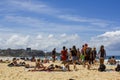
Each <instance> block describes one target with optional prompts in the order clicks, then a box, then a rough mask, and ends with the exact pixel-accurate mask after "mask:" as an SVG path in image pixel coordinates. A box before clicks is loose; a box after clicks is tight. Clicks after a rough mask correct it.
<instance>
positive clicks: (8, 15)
mask: <svg viewBox="0 0 120 80" xmlns="http://www.w3.org/2000/svg"><path fill="white" fill-rule="evenodd" d="M119 4H120V0H92V1H91V0H2V1H1V2H0V48H3V49H4V48H8V47H10V48H26V47H31V48H32V49H42V50H48V51H51V50H52V49H53V48H54V47H56V48H57V50H58V51H60V50H61V49H62V46H67V48H69V47H72V45H76V46H77V47H78V48H81V45H82V44H84V43H88V44H89V46H90V47H96V48H97V50H99V47H100V45H105V48H106V50H107V52H108V54H109V55H119V52H120V50H119V49H120V46H119V44H120V23H119V21H120V15H119V14H120V5H119Z"/></svg>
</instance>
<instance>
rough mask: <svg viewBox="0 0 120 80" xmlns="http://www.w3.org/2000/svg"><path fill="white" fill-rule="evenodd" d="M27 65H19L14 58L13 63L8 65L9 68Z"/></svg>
mask: <svg viewBox="0 0 120 80" xmlns="http://www.w3.org/2000/svg"><path fill="white" fill-rule="evenodd" d="M25 65H26V63H25V62H19V63H18V62H17V59H16V58H13V60H12V63H10V64H8V66H9V67H13V66H17V67H19V66H25Z"/></svg>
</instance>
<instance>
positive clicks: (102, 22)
mask: <svg viewBox="0 0 120 80" xmlns="http://www.w3.org/2000/svg"><path fill="white" fill-rule="evenodd" d="M58 18H61V19H64V20H68V21H74V22H82V23H90V24H91V25H95V26H99V27H106V26H108V25H109V23H112V22H111V21H105V20H101V19H95V18H86V17H80V16H77V15H58Z"/></svg>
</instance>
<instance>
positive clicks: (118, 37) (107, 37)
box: [91, 30, 120, 51]
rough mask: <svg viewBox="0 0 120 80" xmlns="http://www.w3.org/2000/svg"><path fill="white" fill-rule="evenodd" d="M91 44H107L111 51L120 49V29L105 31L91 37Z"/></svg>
mask: <svg viewBox="0 0 120 80" xmlns="http://www.w3.org/2000/svg"><path fill="white" fill-rule="evenodd" d="M91 45H96V46H100V45H105V46H106V48H107V49H108V50H110V51H112V50H113V51H114V50H116V51H120V50H119V49H120V30H118V31H111V32H105V33H104V34H101V35H98V36H97V37H94V38H92V39H91Z"/></svg>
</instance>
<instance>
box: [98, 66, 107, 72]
mask: <svg viewBox="0 0 120 80" xmlns="http://www.w3.org/2000/svg"><path fill="white" fill-rule="evenodd" d="M105 69H106V66H105V65H104V64H100V66H99V68H98V71H101V72H102V71H105Z"/></svg>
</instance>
